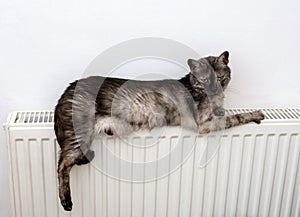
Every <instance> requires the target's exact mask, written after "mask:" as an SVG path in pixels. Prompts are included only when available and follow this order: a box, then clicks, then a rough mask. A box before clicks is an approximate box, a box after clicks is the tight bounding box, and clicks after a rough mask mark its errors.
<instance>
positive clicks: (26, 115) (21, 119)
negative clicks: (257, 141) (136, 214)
mask: <svg viewBox="0 0 300 217" xmlns="http://www.w3.org/2000/svg"><path fill="white" fill-rule="evenodd" d="M255 110H258V109H257V108H255V109H254V108H251V109H246V108H243V109H239V108H230V109H227V110H226V114H227V115H233V114H237V113H244V112H252V111H255ZM260 110H261V111H262V112H263V113H264V114H265V116H266V120H300V108H269V109H267V108H266V109H260ZM9 122H10V123H12V124H42V123H48V124H49V123H50V124H52V123H54V111H51V110H49V111H17V112H13V115H12V118H11V119H10V121H9Z"/></svg>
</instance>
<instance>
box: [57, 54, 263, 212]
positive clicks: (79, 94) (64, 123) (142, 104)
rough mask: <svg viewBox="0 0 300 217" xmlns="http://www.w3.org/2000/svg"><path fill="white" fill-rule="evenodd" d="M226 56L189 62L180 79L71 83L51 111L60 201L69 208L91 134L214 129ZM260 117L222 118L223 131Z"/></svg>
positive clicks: (90, 154)
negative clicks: (73, 179)
mask: <svg viewBox="0 0 300 217" xmlns="http://www.w3.org/2000/svg"><path fill="white" fill-rule="evenodd" d="M228 57H229V53H228V52H227V51H225V52H224V53H222V54H221V55H220V56H219V57H206V58H202V59H200V60H192V59H189V60H188V65H189V67H190V70H191V72H190V73H188V74H187V75H186V76H185V77H183V78H181V79H179V80H160V81H137V80H126V79H119V78H104V77H100V76H93V77H88V78H85V79H80V80H77V81H75V82H73V83H71V84H70V86H69V87H68V88H67V89H66V90H65V92H64V94H63V95H62V96H61V98H60V99H59V101H58V104H57V105H56V108H55V118H54V119H55V120H54V121H55V125H54V127H55V133H56V137H57V141H58V143H59V145H60V147H61V153H60V158H59V163H58V179H59V197H60V200H61V204H62V206H63V207H64V209H65V210H67V211H70V210H72V200H71V192H70V183H69V182H70V170H71V168H72V167H73V166H74V165H75V164H77V165H81V164H87V163H89V162H90V161H91V160H92V159H93V158H94V152H93V151H92V150H90V145H91V143H92V141H93V139H94V137H95V135H96V134H100V135H101V134H105V135H108V136H121V135H124V134H128V133H130V132H132V131H135V130H139V129H150V130H151V129H153V128H154V127H161V126H166V125H168V126H177V125H181V126H182V127H183V128H187V129H190V130H193V131H197V132H199V133H208V132H210V131H214V130H218V126H214V125H212V124H211V122H212V119H213V117H214V116H224V114H225V110H224V107H223V100H224V95H223V91H222V88H223V89H225V88H226V87H227V85H228V83H229V81H230V68H229V67H228ZM263 119H264V116H263V114H262V113H261V112H260V111H256V112H251V113H243V114H237V115H232V116H228V117H225V120H226V128H230V127H233V126H237V125H241V124H245V123H249V122H251V121H254V122H256V123H260V121H261V120H263Z"/></svg>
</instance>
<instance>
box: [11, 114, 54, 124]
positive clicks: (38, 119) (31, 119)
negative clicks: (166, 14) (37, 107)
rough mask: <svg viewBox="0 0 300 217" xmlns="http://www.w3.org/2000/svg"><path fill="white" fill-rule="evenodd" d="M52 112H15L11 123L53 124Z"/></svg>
mask: <svg viewBox="0 0 300 217" xmlns="http://www.w3.org/2000/svg"><path fill="white" fill-rule="evenodd" d="M53 122H54V111H35V112H30V111H28V112H17V114H16V116H15V119H14V122H13V123H19V124H20V123H22V124H25V123H27V124H36V123H53Z"/></svg>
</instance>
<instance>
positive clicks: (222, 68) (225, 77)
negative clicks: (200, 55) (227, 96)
mask: <svg viewBox="0 0 300 217" xmlns="http://www.w3.org/2000/svg"><path fill="white" fill-rule="evenodd" d="M205 59H207V60H208V62H209V63H210V65H211V66H212V67H213V68H214V70H215V73H216V75H217V79H218V81H219V82H220V84H221V86H222V88H223V90H225V89H226V87H227V86H228V83H229V81H230V79H231V70H230V68H229V66H228V63H229V52H228V51H224V52H223V53H222V54H221V55H220V56H217V57H216V56H209V57H205Z"/></svg>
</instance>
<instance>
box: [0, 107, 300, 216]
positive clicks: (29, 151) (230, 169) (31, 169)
mask: <svg viewBox="0 0 300 217" xmlns="http://www.w3.org/2000/svg"><path fill="white" fill-rule="evenodd" d="M247 111H251V109H229V110H227V113H229V114H232V113H237V112H247ZM262 111H263V112H264V113H265V115H266V117H267V118H266V120H264V121H263V123H262V124H261V125H256V124H254V123H253V124H252V123H250V124H248V125H244V126H240V127H235V128H232V129H229V130H226V131H224V132H220V133H216V134H210V135H207V136H199V135H196V134H193V133H191V132H188V131H184V130H182V129H180V128H178V127H172V128H171V127H170V128H163V129H154V130H153V131H151V132H137V133H136V134H133V135H129V136H128V137H127V138H126V139H110V138H102V139H101V138H96V139H95V141H94V143H93V146H92V148H93V149H94V150H95V152H96V157H95V159H94V160H93V161H92V163H91V164H89V165H84V166H75V167H74V168H73V169H72V171H71V191H72V199H73V204H74V205H73V210H72V211H71V212H65V211H64V210H63V209H62V207H61V206H60V203H59V199H58V187H57V186H58V185H57V183H58V182H57V173H56V168H57V157H58V153H59V147H58V145H57V143H56V140H55V135H54V130H53V111H32V112H31V111H30V112H22V111H17V112H12V113H11V114H10V115H9V117H8V120H7V123H6V124H5V125H4V126H5V129H6V135H7V143H8V150H9V153H8V154H9V164H10V192H11V204H12V213H13V216H14V217H41V216H42V217H55V216H57V217H63V216H74V217H82V216H87V217H155V216H156V217H199V216H202V217H218V216H229V217H232V216H237V217H243V216H253V217H254V216H255V217H256V216H262V217H265V216H270V217H274V216H275V217H276V216H282V217H287V216H293V217H299V216H300V166H299V153H300V138H299V133H300V109H297V108H288V109H262ZM162 131H163V134H161V133H157V132H162ZM216 138H218V139H216ZM211 139H212V141H213V142H209V141H210V140H211ZM175 146H176V147H175ZM175 149H176V150H177V152H175V151H174V153H173V154H172V155H171V154H169V153H170V151H172V150H175ZM162 159H163V160H162ZM149 165H151V166H149Z"/></svg>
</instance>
